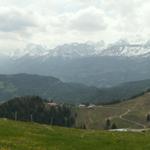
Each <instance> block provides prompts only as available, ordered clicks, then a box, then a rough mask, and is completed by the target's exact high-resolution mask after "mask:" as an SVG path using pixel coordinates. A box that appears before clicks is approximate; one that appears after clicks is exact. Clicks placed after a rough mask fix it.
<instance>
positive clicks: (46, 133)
mask: <svg viewBox="0 0 150 150" xmlns="http://www.w3.org/2000/svg"><path fill="white" fill-rule="evenodd" d="M149 140H150V133H149V132H148V131H147V132H145V133H131V132H121V133H120V132H109V131H95V130H80V129H69V128H61V127H52V126H48V125H39V124H35V123H25V122H15V121H10V120H4V119H1V120H0V150H130V149H132V150H148V149H150V142H149Z"/></svg>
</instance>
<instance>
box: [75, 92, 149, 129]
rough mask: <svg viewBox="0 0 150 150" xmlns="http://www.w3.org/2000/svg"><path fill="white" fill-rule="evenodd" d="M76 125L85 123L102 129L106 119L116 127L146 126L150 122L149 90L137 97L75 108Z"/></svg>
mask: <svg viewBox="0 0 150 150" xmlns="http://www.w3.org/2000/svg"><path fill="white" fill-rule="evenodd" d="M76 111H77V113H78V115H77V116H78V118H77V122H76V126H78V127H80V126H82V125H86V128H88V129H104V128H105V127H106V120H107V119H109V120H110V122H111V124H113V123H115V124H116V125H117V128H147V127H150V122H149V121H147V116H148V115H149V113H150V92H148V93H145V94H144V95H143V96H139V97H137V98H134V99H131V100H128V101H125V102H121V103H117V104H112V105H104V106H103V105H100V106H95V107H93V108H86V107H83V108H77V110H76Z"/></svg>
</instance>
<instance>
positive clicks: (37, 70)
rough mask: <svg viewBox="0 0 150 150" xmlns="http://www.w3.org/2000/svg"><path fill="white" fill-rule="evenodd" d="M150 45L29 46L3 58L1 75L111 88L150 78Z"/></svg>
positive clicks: (88, 43) (122, 42)
mask: <svg viewBox="0 0 150 150" xmlns="http://www.w3.org/2000/svg"><path fill="white" fill-rule="evenodd" d="M149 68H150V42H149V41H147V42H145V43H144V44H141V43H136V44H135V43H129V42H127V41H125V40H120V41H118V42H116V43H113V44H109V45H106V44H105V43H104V42H103V41H101V42H99V43H92V42H87V43H71V44H64V45H61V46H57V47H55V48H54V49H48V48H46V47H44V46H41V45H34V44H30V45H28V46H27V47H26V48H24V49H22V50H21V52H19V51H16V52H15V53H13V54H11V55H1V56H0V74H17V73H29V74H39V75H47V76H54V77H56V78H59V79H61V80H62V81H64V82H75V83H82V84H86V85H88V86H96V87H112V86H116V85H118V84H121V83H124V82H131V81H138V80H144V79H149V78H150V70H149Z"/></svg>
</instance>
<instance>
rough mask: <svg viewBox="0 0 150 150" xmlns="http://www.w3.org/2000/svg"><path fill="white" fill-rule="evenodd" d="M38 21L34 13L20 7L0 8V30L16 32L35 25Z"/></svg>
mask: <svg viewBox="0 0 150 150" xmlns="http://www.w3.org/2000/svg"><path fill="white" fill-rule="evenodd" d="M35 26H36V21H35V19H34V18H33V16H32V14H30V13H27V12H24V11H21V10H19V9H11V8H9V9H8V8H1V9H0V31H1V32H15V31H20V30H25V29H27V28H28V27H35Z"/></svg>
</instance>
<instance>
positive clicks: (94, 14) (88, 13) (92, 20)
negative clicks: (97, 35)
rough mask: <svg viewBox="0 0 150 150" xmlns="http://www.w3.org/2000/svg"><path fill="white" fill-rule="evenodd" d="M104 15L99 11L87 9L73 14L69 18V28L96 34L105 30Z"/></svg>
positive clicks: (91, 8) (92, 8)
mask: <svg viewBox="0 0 150 150" xmlns="http://www.w3.org/2000/svg"><path fill="white" fill-rule="evenodd" d="M104 16H105V15H104V14H103V12H102V11H101V10H99V9H96V8H94V7H89V8H87V9H84V10H80V11H78V12H77V13H75V14H73V15H72V17H71V18H70V20H69V21H70V28H71V29H74V30H78V31H80V32H96V31H101V30H105V29H106V27H107V24H106V23H105V18H104Z"/></svg>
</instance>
